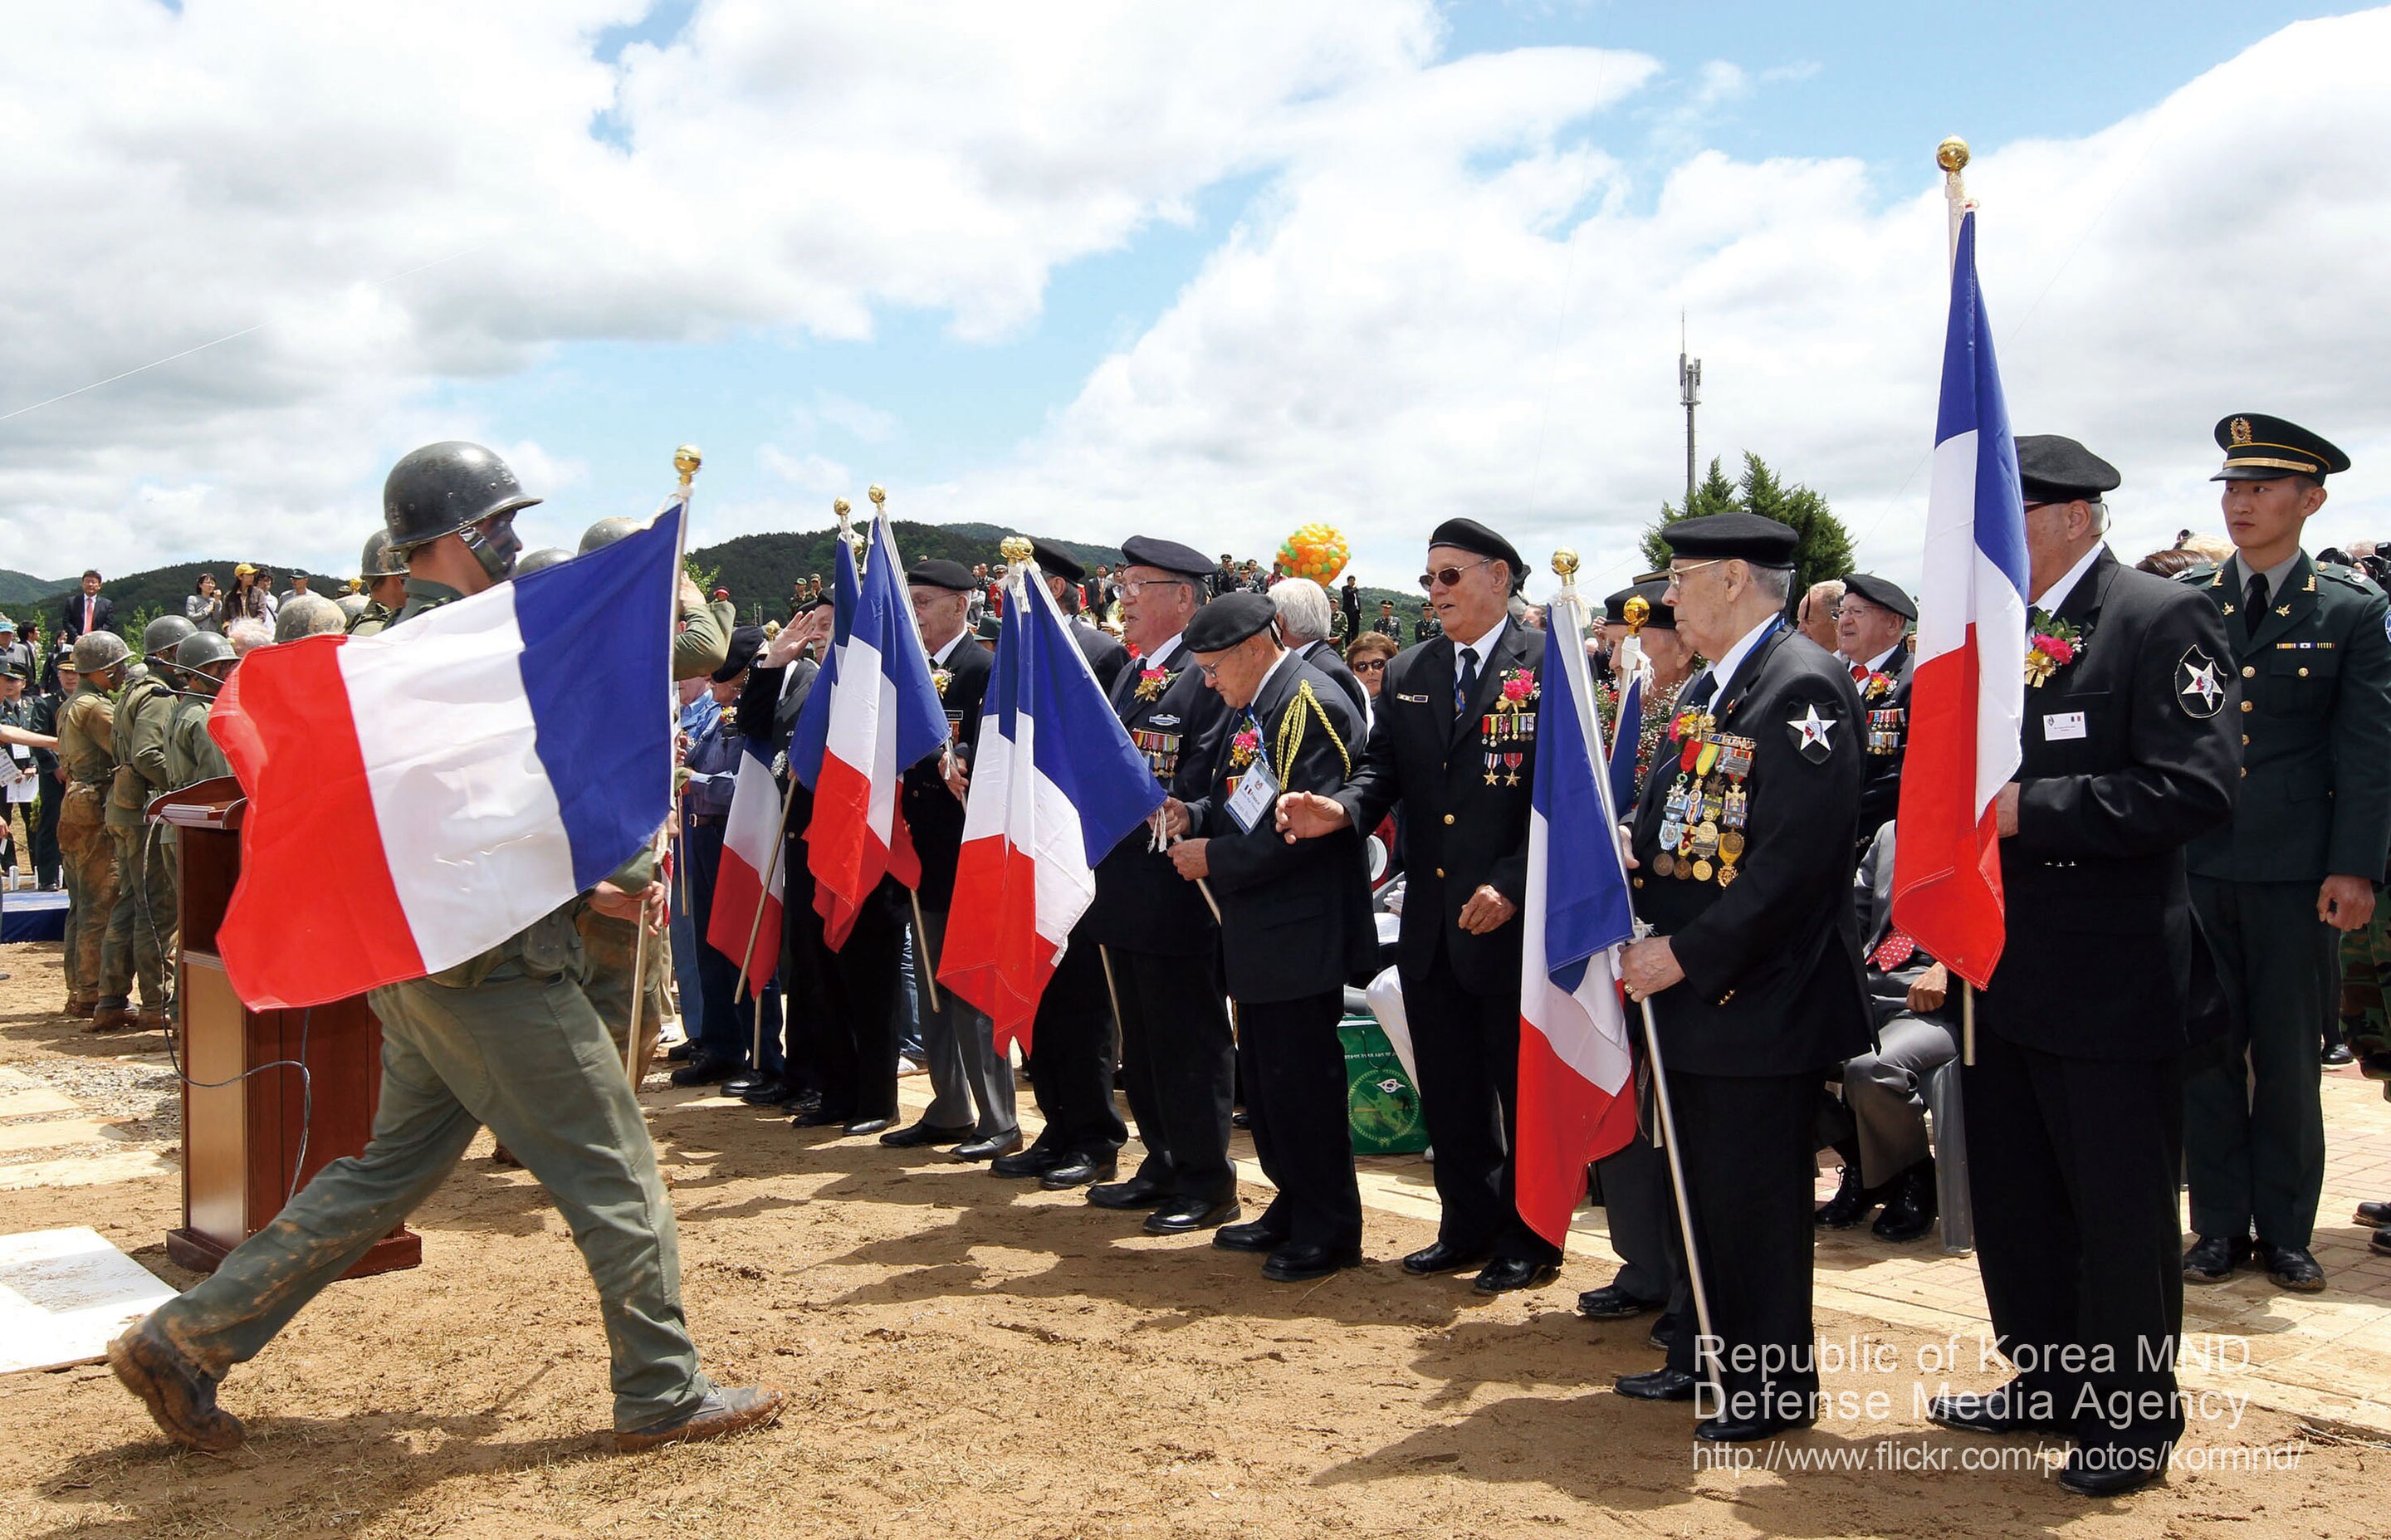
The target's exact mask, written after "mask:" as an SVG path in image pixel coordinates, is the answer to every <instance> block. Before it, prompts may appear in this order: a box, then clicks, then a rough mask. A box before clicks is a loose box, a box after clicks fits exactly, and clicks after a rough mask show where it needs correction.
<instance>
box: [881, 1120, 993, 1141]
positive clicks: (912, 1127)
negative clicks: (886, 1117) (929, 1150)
mask: <svg viewBox="0 0 2391 1540" xmlns="http://www.w3.org/2000/svg"><path fill="white" fill-rule="evenodd" d="M970 1137H971V1125H970V1124H969V1123H964V1124H963V1125H962V1126H961V1127H959V1128H940V1127H939V1126H938V1125H937V1124H936V1123H934V1122H931V1121H930V1120H929V1119H926V1118H925V1119H923V1120H922V1121H920V1122H918V1123H907V1124H906V1125H905V1126H904V1127H903V1128H892V1129H890V1130H889V1131H888V1132H885V1133H884V1134H882V1135H881V1136H880V1142H881V1143H882V1144H884V1145H887V1146H888V1147H889V1148H890V1149H920V1148H922V1147H923V1146H924V1145H960V1144H962V1143H963V1141H964V1140H966V1139H968V1138H970Z"/></svg>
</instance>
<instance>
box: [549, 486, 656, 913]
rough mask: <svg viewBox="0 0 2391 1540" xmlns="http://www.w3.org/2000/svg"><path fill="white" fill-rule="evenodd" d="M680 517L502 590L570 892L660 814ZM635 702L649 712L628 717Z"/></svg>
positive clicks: (608, 864)
mask: <svg viewBox="0 0 2391 1540" xmlns="http://www.w3.org/2000/svg"><path fill="white" fill-rule="evenodd" d="M680 519H681V515H680V511H679V509H678V508H676V509H674V510H673V511H671V512H670V514H669V515H668V516H666V517H662V518H659V519H657V520H656V522H655V523H654V524H651V525H650V526H649V527H647V528H646V529H643V530H640V532H639V533H637V534H635V535H627V536H625V537H623V538H622V539H620V540H617V541H615V542H614V544H613V545H610V546H603V547H601V548H600V549H598V550H593V551H590V552H589V553H588V554H587V555H584V556H576V557H575V558H574V559H573V560H572V561H570V562H562V563H558V564H557V565H555V566H552V567H548V568H545V569H543V570H541V571H539V572H534V573H526V574H525V575H523V576H521V577H518V578H516V579H515V580H514V604H515V627H516V629H517V630H518V631H520V632H521V633H522V636H523V659H522V667H523V693H524V694H525V695H526V696H527V697H529V699H530V702H531V715H532V722H533V725H534V728H535V731H536V750H537V753H538V755H539V762H540V765H541V767H542V768H543V769H544V770H547V772H548V780H549V784H550V785H551V786H553V787H555V789H556V803H557V807H558V809H560V810H561V811H562V814H563V820H564V831H565V835H566V837H567V838H568V839H570V840H571V841H572V845H573V880H574V881H575V883H577V884H579V885H580V886H582V887H584V888H588V887H594V886H597V885H598V884H599V883H600V882H601V881H603V880H605V878H606V877H607V876H608V875H609V874H612V873H613V872H614V870H615V869H616V868H617V867H619V866H621V865H622V864H623V862H624V861H627V860H629V859H630V858H631V857H632V856H633V855H635V854H636V853H638V851H639V850H640V848H641V847H642V846H644V845H646V844H647V843H648V841H649V840H651V839H653V838H654V837H655V832H656V828H657V826H658V825H659V824H661V823H663V822H664V821H665V819H666V816H667V815H668V814H669V813H670V812H671V810H672V736H673V722H674V716H673V712H672V710H671V704H672V639H673V629H674V627H675V625H676V623H677V621H678V618H679V617H678V615H677V614H676V610H677V605H676V603H675V598H676V595H677V592H678V589H679V573H678V572H677V571H676V570H675V566H674V559H675V557H676V555H677V554H678V553H679V550H680ZM641 702H645V703H646V704H647V705H648V707H649V709H646V710H641V709H640V703H641Z"/></svg>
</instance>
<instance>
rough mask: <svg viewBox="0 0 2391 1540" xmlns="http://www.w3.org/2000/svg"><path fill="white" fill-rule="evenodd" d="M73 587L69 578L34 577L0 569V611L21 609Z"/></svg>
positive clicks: (73, 582)
mask: <svg viewBox="0 0 2391 1540" xmlns="http://www.w3.org/2000/svg"><path fill="white" fill-rule="evenodd" d="M74 586H75V580H74V579H73V578H71V577H58V578H50V577H36V576H33V575H32V573H30V572H10V571H8V570H6V568H0V610H6V609H23V608H26V607H28V606H30V605H32V604H33V603H35V602H38V601H40V600H44V599H47V598H49V597H50V596H51V595H52V594H57V593H64V592H66V591H67V590H68V589H71V588H73V587H74Z"/></svg>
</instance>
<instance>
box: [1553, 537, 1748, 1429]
mask: <svg viewBox="0 0 2391 1540" xmlns="http://www.w3.org/2000/svg"><path fill="white" fill-rule="evenodd" d="M1577 570H1578V557H1577V552H1576V551H1574V550H1568V549H1567V548H1563V549H1562V550H1557V551H1555V552H1553V571H1554V572H1556V573H1557V574H1558V575H1559V576H1560V580H1561V586H1560V589H1559V591H1558V592H1557V593H1556V594H1555V595H1554V596H1553V597H1554V600H1555V601H1556V602H1557V603H1558V604H1559V605H1560V606H1561V608H1562V615H1563V621H1564V624H1563V626H1562V627H1561V628H1560V631H1561V634H1562V635H1563V636H1564V637H1565V638H1566V639H1567V643H1568V645H1570V646H1572V647H1577V648H1581V649H1582V648H1583V647H1584V645H1585V610H1584V607H1583V603H1582V602H1581V601H1580V600H1579V598H1578V591H1577ZM1631 602H1632V601H1631ZM1546 627H1547V628H1548V629H1550V628H1551V616H1550V614H1549V612H1548V613H1547V615H1546ZM1638 629H1641V628H1640V627H1639V628H1638ZM1568 677H1569V676H1568V675H1567V674H1564V675H1563V678H1565V679H1566V678H1568ZM1625 688H1626V686H1625V685H1624V683H1622V685H1621V689H1622V691H1623V690H1624V689H1625ZM1570 693H1571V694H1572V695H1575V694H1576V693H1577V691H1576V689H1575V688H1574V686H1572V687H1571V689H1570ZM1623 700H1624V696H1623V695H1622V702H1623ZM1572 704H1573V705H1575V707H1576V709H1577V713H1578V721H1579V725H1580V728H1581V730H1582V731H1584V732H1585V734H1586V740H1585V741H1586V742H1587V743H1588V744H1598V743H1600V742H1601V739H1600V738H1599V736H1597V735H1596V732H1595V731H1594V730H1595V726H1596V724H1595V723H1594V722H1593V721H1592V720H1591V717H1592V711H1593V703H1592V702H1591V701H1587V700H1577V701H1574V702H1573V703H1572ZM1635 742H1636V737H1635V735H1631V733H1630V731H1629V730H1628V728H1627V727H1626V724H1625V719H1624V718H1623V717H1622V720H1621V725H1620V728H1619V730H1618V732H1617V734H1616V736H1615V737H1614V739H1613V742H1612V747H1613V750H1614V751H1617V750H1620V749H1625V750H1627V751H1628V752H1630V753H1633V752H1634V750H1633V748H1632V747H1631V746H1630V745H1632V744H1635ZM1595 780H1596V785H1597V787H1598V790H1597V792H1596V795H1597V796H1600V797H1601V798H1602V800H1603V803H1604V807H1605V809H1606V810H1607V811H1608V812H1609V814H1610V817H1611V820H1612V822H1613V824H1614V826H1615V825H1616V823H1617V821H1618V820H1619V819H1620V818H1621V817H1622V816H1623V815H1622V813H1621V811H1620V809H1616V808H1612V807H1610V806H1609V801H1610V777H1609V775H1607V774H1606V775H1598V776H1596V778H1595ZM1651 933H1652V927H1651V926H1650V925H1648V924H1646V923H1645V922H1644V921H1642V920H1638V921H1636V922H1635V936H1636V938H1637V939H1638V940H1641V939H1643V938H1646V937H1648V936H1650V935H1651ZM1618 963H1619V953H1618V951H1616V950H1615V949H1614V950H1613V951H1612V953H1611V965H1612V967H1613V968H1614V970H1615V969H1616V968H1617V966H1618ZM1637 1003H1638V1004H1639V1005H1641V1006H1642V1007H1643V1011H1644V1057H1645V1061H1646V1062H1647V1063H1648V1064H1649V1065H1651V1067H1652V1100H1653V1101H1654V1103H1655V1104H1656V1105H1657V1106H1659V1108H1660V1112H1661V1153H1662V1154H1664V1155H1666V1156H1667V1157H1668V1160H1669V1189H1670V1196H1671V1197H1674V1199H1675V1200H1676V1206H1677V1231H1678V1234H1679V1235H1680V1236H1683V1237H1684V1239H1685V1243H1686V1244H1685V1253H1686V1286H1687V1289H1688V1290H1690V1291H1691V1293H1692V1294H1693V1296H1694V1363H1695V1365H1696V1367H1697V1369H1698V1370H1700V1369H1701V1368H1703V1367H1707V1368H1708V1370H1709V1371H1710V1380H1711V1388H1712V1391H1713V1393H1715V1394H1716V1395H1717V1396H1718V1397H1719V1398H1720V1402H1719V1404H1720V1406H1721V1407H1722V1409H1724V1407H1725V1395H1726V1381H1725V1377H1724V1376H1723V1375H1722V1374H1721V1373H1720V1372H1719V1365H1718V1352H1717V1342H1718V1339H1717V1337H1716V1336H1715V1335H1714V1334H1713V1333H1712V1330H1711V1296H1710V1288H1709V1286H1708V1284H1707V1282H1706V1281H1705V1280H1704V1278H1703V1277H1702V1259H1701V1248H1700V1246H1699V1245H1697V1244H1696V1243H1695V1240H1694V1210H1693V1206H1692V1204H1691V1203H1690V1202H1689V1201H1688V1200H1687V1197H1686V1164H1685V1159H1684V1158H1683V1157H1682V1156H1681V1155H1680V1154H1679V1152H1678V1147H1677V1115H1676V1111H1675V1109H1674V1107H1673V1106H1671V1105H1670V1102H1669V1077H1668V1075H1667V1074H1666V1072H1665V1071H1664V1069H1663V1068H1662V1066H1661V1032H1660V1029H1659V1028H1658V1027H1657V1026H1656V1025H1655V1024H1654V1022H1653V1019H1652V1002H1651V1001H1650V1000H1649V999H1644V1000H1639V1001H1638V1002H1637Z"/></svg>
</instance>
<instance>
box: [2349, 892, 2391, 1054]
mask: <svg viewBox="0 0 2391 1540" xmlns="http://www.w3.org/2000/svg"><path fill="white" fill-rule="evenodd" d="M2386 985H2391V891H2385V889H2384V888H2382V887H2379V886H2378V887H2376V888H2375V889H2374V918H2372V919H2371V920H2369V921H2367V922H2366V923H2365V924H2364V925H2360V926H2359V927H2358V928H2357V929H2356V930H2351V931H2345V932H2343V933H2342V938H2341V1035H2342V1040H2343V1041H2344V1042H2347V1043H2348V1044H2349V1046H2350V1048H2351V1050H2352V1051H2353V1052H2355V1053H2359V1054H2385V1053H2391V1016H2386V1015H2385V1009H2384V996H2383V991H2384V989H2385V986H2386ZM2386 1094H2391V1093H2386Z"/></svg>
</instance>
